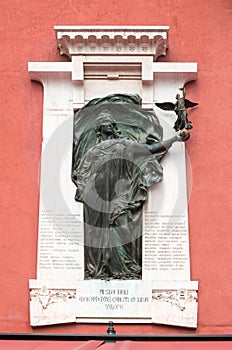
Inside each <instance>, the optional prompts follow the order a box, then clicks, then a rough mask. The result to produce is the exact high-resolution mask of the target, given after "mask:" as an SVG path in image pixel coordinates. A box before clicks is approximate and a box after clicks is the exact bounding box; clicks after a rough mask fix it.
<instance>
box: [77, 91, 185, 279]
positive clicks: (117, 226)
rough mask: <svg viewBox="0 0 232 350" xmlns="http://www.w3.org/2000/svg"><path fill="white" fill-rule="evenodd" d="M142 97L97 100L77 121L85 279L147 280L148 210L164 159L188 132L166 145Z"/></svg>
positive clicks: (118, 96) (78, 188)
mask: <svg viewBox="0 0 232 350" xmlns="http://www.w3.org/2000/svg"><path fill="white" fill-rule="evenodd" d="M140 104H141V99H140V97H139V96H138V95H127V94H114V95H109V96H106V97H105V98H99V99H94V100H92V101H90V102H89V103H88V104H87V105H85V106H84V107H83V108H82V109H81V110H80V111H79V112H77V113H76V114H75V117H74V140H73V167H72V180H73V182H74V183H75V185H76V187H77V190H76V196H75V199H76V200H77V201H80V202H82V203H83V205H84V232H85V233H84V234H85V279H102V280H106V279H121V280H123V279H124V280H125V279H141V278H142V208H143V204H144V203H145V201H146V199H147V191H148V189H149V187H151V186H152V185H153V184H155V183H157V182H160V181H162V178H163V171H162V166H161V164H160V160H161V159H162V157H163V156H164V155H165V154H166V152H167V151H168V149H169V148H170V147H171V146H172V144H173V143H174V142H176V141H186V140H188V138H189V137H190V133H189V131H188V130H186V129H185V128H182V129H183V130H182V131H180V132H179V133H178V134H177V135H176V136H174V137H172V138H170V139H168V140H165V141H163V130H162V127H161V125H160V123H159V120H158V118H157V116H156V115H155V113H154V111H153V110H145V109H142V108H141V105H140Z"/></svg>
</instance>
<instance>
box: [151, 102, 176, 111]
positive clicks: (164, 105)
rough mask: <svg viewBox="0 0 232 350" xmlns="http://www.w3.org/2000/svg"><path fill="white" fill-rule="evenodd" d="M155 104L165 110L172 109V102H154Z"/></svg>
mask: <svg viewBox="0 0 232 350" xmlns="http://www.w3.org/2000/svg"><path fill="white" fill-rule="evenodd" d="M155 105H156V106H157V107H159V108H161V109H163V110H165V111H174V107H175V105H174V103H172V102H162V103H155Z"/></svg>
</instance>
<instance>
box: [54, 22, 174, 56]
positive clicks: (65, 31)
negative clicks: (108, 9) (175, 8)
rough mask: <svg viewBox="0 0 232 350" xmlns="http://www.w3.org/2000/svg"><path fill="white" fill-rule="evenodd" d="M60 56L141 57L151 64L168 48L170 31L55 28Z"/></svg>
mask: <svg viewBox="0 0 232 350" xmlns="http://www.w3.org/2000/svg"><path fill="white" fill-rule="evenodd" d="M54 30H55V32H56V38H57V45H58V48H59V50H60V54H61V55H66V56H68V57H70V58H71V57H72V56H76V55H101V56H102V55H127V56H128V55H129V56H131V55H142V56H153V57H154V61H156V59H157V58H158V57H159V56H164V55H165V54H166V50H167V48H168V30H169V27H166V26H162V27H151V26H148V27H147V26H139V27H138V26H113V27H111V26H101V27H100V26H97V27H93V26H80V27H79V26H64V27H63V26H55V27H54Z"/></svg>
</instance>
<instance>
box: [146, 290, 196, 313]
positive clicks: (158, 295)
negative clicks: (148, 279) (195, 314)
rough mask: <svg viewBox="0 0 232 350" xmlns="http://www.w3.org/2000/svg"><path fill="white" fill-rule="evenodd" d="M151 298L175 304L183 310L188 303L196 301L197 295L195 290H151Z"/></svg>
mask: <svg viewBox="0 0 232 350" xmlns="http://www.w3.org/2000/svg"><path fill="white" fill-rule="evenodd" d="M152 300H156V301H161V302H167V303H170V304H171V305H176V306H177V307H178V308H179V309H180V311H184V310H185V309H186V307H187V305H188V304H189V303H192V302H197V300H198V297H197V291H196V290H186V289H180V290H152Z"/></svg>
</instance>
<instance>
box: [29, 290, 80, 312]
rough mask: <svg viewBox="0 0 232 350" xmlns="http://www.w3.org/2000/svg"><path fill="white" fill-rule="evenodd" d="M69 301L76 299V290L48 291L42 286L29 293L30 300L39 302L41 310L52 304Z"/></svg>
mask: <svg viewBox="0 0 232 350" xmlns="http://www.w3.org/2000/svg"><path fill="white" fill-rule="evenodd" d="M70 299H76V290H64V289H62V290H61V289H48V288H47V287H46V286H43V287H42V288H40V289H32V290H31V291H30V300H31V301H37V302H39V303H40V304H41V307H42V309H47V308H48V306H49V305H51V304H54V303H60V302H67V301H68V300H70Z"/></svg>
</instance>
